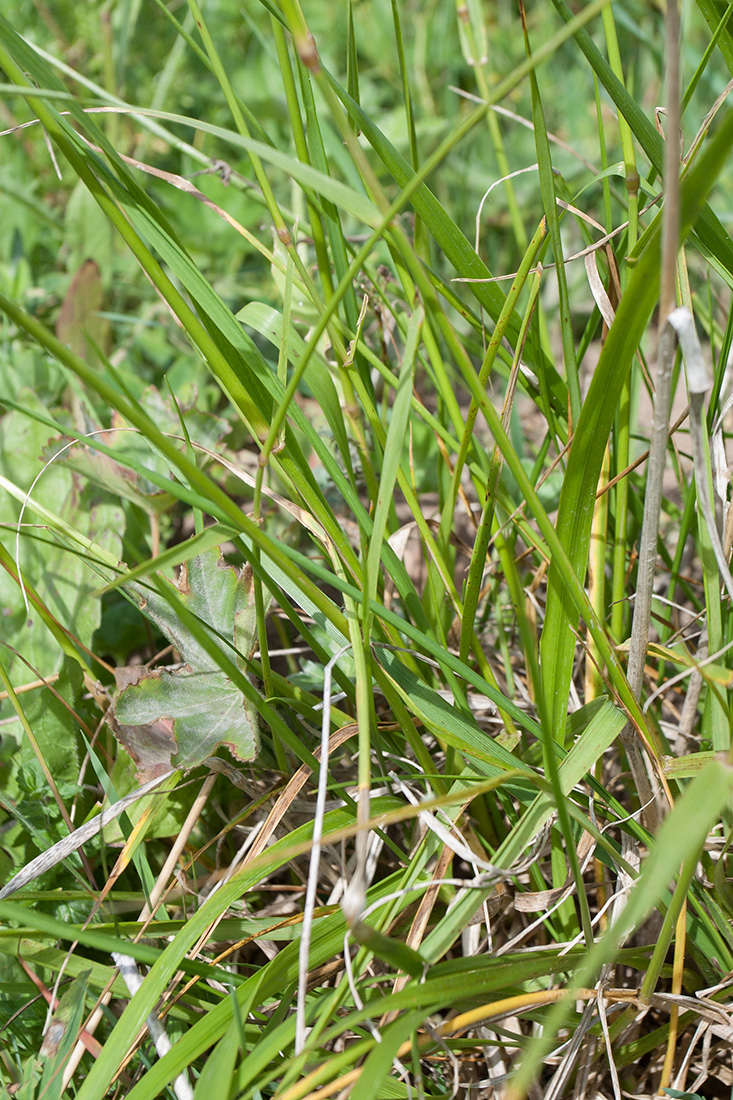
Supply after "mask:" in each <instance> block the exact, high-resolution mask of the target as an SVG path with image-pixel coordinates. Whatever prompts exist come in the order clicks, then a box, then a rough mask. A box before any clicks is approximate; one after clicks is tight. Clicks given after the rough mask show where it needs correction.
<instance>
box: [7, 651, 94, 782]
mask: <svg viewBox="0 0 733 1100" xmlns="http://www.w3.org/2000/svg"><path fill="white" fill-rule="evenodd" d="M83 684H84V680H83V676H82V671H81V669H80V667H79V665H78V663H77V662H76V661H72V659H71V658H70V657H64V660H63V664H62V666H61V671H60V673H59V677H58V679H57V680H56V682H55V683H54V684H53V691H52V690H51V688H50V687H48V688H42V689H40V690H38V691H35V692H33V693H32V694H30V695H26V696H21V697H20V698H21V699H22V703H23V710H24V711H25V716H26V718H27V719H28V722H29V723H30V725H31V726H32V728H33V733H34V736H35V738H36V741H37V742H38V745H39V748H40V750H41V752H42V754H43V758H44V760H45V761H46V764H47V765H48V769H49V771H50V772H51V774H52V775H53V777H54V780H55V782H56V783H57V785H58V787H59V791H60V792H61V793H62V794H64V793H65V792H72V791H73V792H74V793H76V790H77V784H78V780H79V752H78V736H79V722H78V720H77V717H76V714H77V712H78V710H79V708H80V707H81V706H82V693H83ZM20 759H21V761H22V764H23V767H24V768H25V769H30V770H32V771H34V772H35V773H36V779H37V783H38V785H39V789H40V788H42V787H43V786H45V780H43V777H42V773H41V770H40V765H39V764H38V762H37V760H36V756H35V753H34V752H33V750H32V748H31V746H30V745H29V744H28V742H27V740H25V739H24V740H23V743H22V749H21V753H20Z"/></svg>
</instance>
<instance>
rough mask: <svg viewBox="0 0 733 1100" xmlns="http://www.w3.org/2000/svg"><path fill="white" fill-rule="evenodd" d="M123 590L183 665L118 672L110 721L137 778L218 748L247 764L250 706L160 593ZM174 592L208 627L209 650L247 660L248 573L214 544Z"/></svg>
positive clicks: (252, 725) (250, 625)
mask: <svg viewBox="0 0 733 1100" xmlns="http://www.w3.org/2000/svg"><path fill="white" fill-rule="evenodd" d="M166 583H170V582H166ZM126 587H127V590H128V592H132V593H134V594H135V596H136V598H137V599H138V600H139V603H140V610H141V611H142V612H143V614H144V615H146V616H147V618H149V619H150V620H151V622H153V623H154V624H155V625H156V626H157V627H158V629H159V630H161V631H162V633H163V634H165V636H166V637H167V638H168V640H169V641H170V642H171V643H172V645H173V646H174V647H175V649H176V650H177V651H178V653H179V654H180V657H181V660H183V661H184V667H183V668H177V669H167V668H158V669H153V670H149V669H135V670H134V671H133V670H118V673H117V675H118V686H120V687H121V690H120V691H119V694H118V695H117V697H116V699H115V702H114V707H113V714H112V715H110V717H111V719H112V726H113V729H114V730H115V733H116V734H117V736H118V738H119V739H120V741H121V742H122V744H123V745H124V746H125V748H126V749H127V750H128V752H129V753H130V755H131V756H132V757H133V759H134V760H135V762H136V764H137V766H138V776H139V778H140V779H141V780H146V779H148V778H152V777H153V776H155V775H156V774H160V772H161V771H162V770H164V768H166V767H167V766H170V765H172V766H173V767H177V768H193V767H196V766H197V765H198V764H200V763H201V762H202V761H203V760H205V759H206V757H208V756H211V755H212V753H213V752H215V751H216V749H217V748H218V747H219V746H220V745H226V746H227V748H228V749H229V750H230V751H231V753H232V754H233V755H234V756H235V757H236V758H237V759H238V760H251V759H252V758H253V757H254V756H255V755H256V753H257V713H256V711H255V710H254V708H253V707H252V706H251V705H250V704H249V703H248V702H247V700H246V699H245V698H244V696H243V695H242V693H241V692H240V691H239V689H238V687H237V686H236V684H234V683H233V682H232V681H231V680H230V679H229V677H228V676H227V675H226V674H225V673H224V672H222V670H221V669H220V667H219V665H218V664H217V663H216V661H215V660H213V659H212V657H210V656H209V654H208V653H207V651H206V650H205V649H204V647H203V646H202V644H201V642H200V641H199V640H198V639H197V638H195V637H194V635H193V634H192V633H191V631H190V630H188V628H187V627H186V626H185V625H184V624H183V623H182V622H181V620H180V619H179V617H178V616H177V615H176V612H175V609H174V608H173V607H171V605H170V604H169V603H168V602H167V601H166V600H165V599H164V598H163V597H162V596H160V595H159V594H158V593H157V592H155V591H153V590H151V589H149V588H143V587H142V586H141V585H138V584H130V585H127V586H126ZM175 590H176V595H177V597H178V599H179V600H181V602H182V603H183V604H184V605H185V606H186V608H187V610H188V611H190V612H191V614H193V615H195V616H196V618H197V619H198V621H199V623H200V624H201V626H202V628H204V629H206V628H213V630H212V629H208V630H207V633H208V634H209V637H210V638H211V639H212V640H213V641H214V643H215V645H216V647H217V648H218V649H220V650H221V651H222V653H224V654H226V656H227V657H228V658H229V659H230V660H232V659H235V658H236V661H237V664H238V665H239V667H240V668H244V660H243V659H242V658H243V657H244V658H248V657H250V656H251V655H252V653H253V652H254V649H255V646H256V637H257V635H256V620H255V615H254V597H253V594H252V578H251V571H250V570H249V568H248V567H245V568H244V570H242V571H241V572H240V571H238V570H236V569H234V568H232V566H230V565H227V563H226V562H225V561H224V559H223V558H222V556H221V553H220V551H219V550H218V549H217V548H216V547H214V548H212V549H211V550H208V551H206V552H205V553H203V554H200V555H198V557H195V558H192V559H191V560H190V561H189V562H187V563H186V564H185V565H183V566H182V567H181V573H180V576H179V579H178V584H177V586H176V589H175ZM218 635H221V637H219V636H218ZM222 639H227V640H230V641H231V642H232V643H233V644H234V646H235V647H236V650H237V651H238V652H237V653H236V654H235V652H234V650H233V649H232V648H231V646H230V645H227V644H226V642H225V641H223V640H222ZM240 655H241V656H240Z"/></svg>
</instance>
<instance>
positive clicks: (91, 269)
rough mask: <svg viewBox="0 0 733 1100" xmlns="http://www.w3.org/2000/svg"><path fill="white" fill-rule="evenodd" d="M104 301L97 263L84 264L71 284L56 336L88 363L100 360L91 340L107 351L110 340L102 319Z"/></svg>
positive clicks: (88, 261) (105, 321)
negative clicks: (101, 312)
mask: <svg viewBox="0 0 733 1100" xmlns="http://www.w3.org/2000/svg"><path fill="white" fill-rule="evenodd" d="M103 298H104V291H103V290H102V279H101V277H100V274H99V268H98V267H97V265H96V264H95V262H94V260H85V261H84V263H83V264H82V265H81V267H80V268H79V270H78V271H77V272H76V274H75V275H74V277H73V279H72V280H71V282H70V283H69V289H68V290H67V291H66V296H65V298H64V300H63V302H62V305H61V309H60V311H59V315H58V319H57V321H56V335H57V336H58V338H59V340H61V342H62V343H64V344H67V345H68V346H69V347H70V348H71V349H72V351H75V352H76V354H77V355H79V356H80V357H81V358H82V359H86V360H87V362H89V363H96V362H97V360H98V356H97V354H96V352H95V351H94V349H93V347H92V345H91V344H90V340H91V341H93V343H94V344H96V345H97V347H98V348H100V349H101V350H102V351H106V346H105V345H106V344H107V340H108V338H109V321H107V320H106V319H105V318H104V317H100V316H99V314H100V311H101V309H102V305H103ZM87 336H88V337H89V338H90V340H88V339H87Z"/></svg>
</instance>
